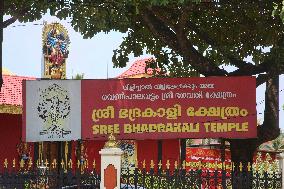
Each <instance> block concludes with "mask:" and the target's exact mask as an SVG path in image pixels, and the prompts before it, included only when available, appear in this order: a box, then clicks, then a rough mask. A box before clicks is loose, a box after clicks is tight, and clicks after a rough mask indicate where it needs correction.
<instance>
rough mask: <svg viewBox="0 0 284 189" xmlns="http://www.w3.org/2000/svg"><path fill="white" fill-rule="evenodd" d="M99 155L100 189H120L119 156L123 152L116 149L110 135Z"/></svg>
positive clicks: (113, 139)
mask: <svg viewBox="0 0 284 189" xmlns="http://www.w3.org/2000/svg"><path fill="white" fill-rule="evenodd" d="M99 153H100V154H101V184H100V189H120V173H121V155H122V153H123V151H122V150H121V149H120V148H118V146H117V144H116V141H115V138H114V137H113V136H112V135H110V137H109V141H108V142H107V143H106V144H105V146H104V148H103V149H101V151H100V152H99Z"/></svg>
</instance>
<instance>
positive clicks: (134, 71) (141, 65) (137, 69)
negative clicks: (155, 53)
mask: <svg viewBox="0 0 284 189" xmlns="http://www.w3.org/2000/svg"><path fill="white" fill-rule="evenodd" d="M151 59H152V58H144V59H140V60H136V61H135V62H134V63H133V64H132V65H131V67H130V68H129V69H128V70H126V71H125V72H123V73H122V74H120V75H119V76H117V78H127V77H130V76H134V75H139V74H148V75H152V74H153V69H152V68H148V69H147V73H145V67H146V61H149V60H151Z"/></svg>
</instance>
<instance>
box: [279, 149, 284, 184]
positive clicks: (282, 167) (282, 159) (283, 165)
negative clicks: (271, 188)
mask: <svg viewBox="0 0 284 189" xmlns="http://www.w3.org/2000/svg"><path fill="white" fill-rule="evenodd" d="M279 164H280V165H279V166H280V170H281V173H282V188H283V186H284V152H282V153H280V154H279Z"/></svg>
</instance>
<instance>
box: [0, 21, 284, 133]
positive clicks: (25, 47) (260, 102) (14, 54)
mask: <svg viewBox="0 0 284 189" xmlns="http://www.w3.org/2000/svg"><path fill="white" fill-rule="evenodd" d="M7 18H8V17H7V16H6V17H4V20H5V19H7ZM43 21H47V22H48V23H51V22H56V21H57V22H59V23H61V24H62V25H63V26H64V27H65V28H66V29H67V30H68V33H69V37H70V41H71V44H70V48H69V52H70V53H69V57H68V59H67V78H71V77H72V76H74V75H75V74H77V73H80V74H81V73H84V78H85V79H106V78H107V76H108V77H109V78H114V77H116V76H118V75H119V74H121V73H122V72H123V71H125V70H127V69H128V68H129V66H130V65H131V63H133V62H134V61H135V60H138V59H140V58H145V57H150V55H143V56H141V57H133V56H130V57H129V59H130V61H129V63H128V64H127V67H126V68H119V69H118V68H113V67H112V55H113V50H115V49H117V48H118V47H119V45H120V43H121V42H122V40H123V37H124V36H125V34H121V33H118V32H110V33H108V34H105V33H99V34H97V35H96V36H94V37H93V38H91V39H83V37H82V36H81V34H80V33H77V32H76V31H74V29H73V28H72V27H71V24H70V23H69V22H68V21H64V20H63V21H61V20H59V19H57V18H56V17H52V16H49V15H45V16H43V18H42V19H41V20H38V21H35V22H32V23H24V25H25V26H21V25H22V23H19V22H15V23H14V24H12V25H10V26H8V27H7V28H5V29H4V40H3V67H4V68H7V69H8V70H10V71H11V72H13V73H14V74H16V75H19V76H33V77H37V78H40V77H41V58H42V51H41V49H42V39H41V37H42V36H41V35H42V28H43V25H41V24H42V23H43ZM35 24H37V25H35ZM38 24H40V25H38ZM264 91H265V85H261V86H259V87H258V88H257V89H256V93H257V99H256V104H257V106H256V108H257V112H258V119H259V120H260V121H263V111H264V104H265V103H264ZM279 99H280V107H279V111H280V112H279V116H280V127H281V128H282V130H284V110H283V108H282V105H283V104H284V75H281V76H280V93H279Z"/></svg>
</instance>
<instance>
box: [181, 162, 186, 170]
mask: <svg viewBox="0 0 284 189" xmlns="http://www.w3.org/2000/svg"><path fill="white" fill-rule="evenodd" d="M185 167H186V162H185V160H183V162H182V169H185Z"/></svg>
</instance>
